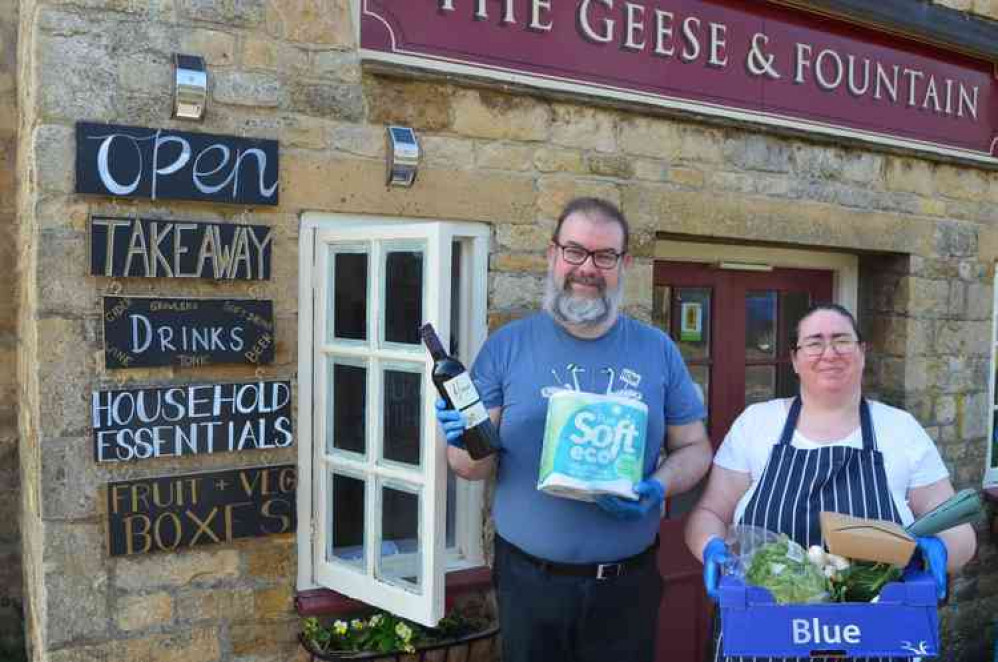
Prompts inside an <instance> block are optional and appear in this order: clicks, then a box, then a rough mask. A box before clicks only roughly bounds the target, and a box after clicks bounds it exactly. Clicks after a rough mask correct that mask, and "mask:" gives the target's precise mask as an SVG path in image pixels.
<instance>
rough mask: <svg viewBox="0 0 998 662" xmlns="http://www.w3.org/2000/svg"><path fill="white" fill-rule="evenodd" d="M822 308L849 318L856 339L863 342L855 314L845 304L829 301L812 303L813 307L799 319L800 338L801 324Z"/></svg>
mask: <svg viewBox="0 0 998 662" xmlns="http://www.w3.org/2000/svg"><path fill="white" fill-rule="evenodd" d="M822 310H827V311H830V312H833V313H838V314H839V315H841V316H842V317H844V318H846V319H847V320H849V325H850V326H852V331H853V333H855V334H856V340H858V341H859V342H863V334H862V333H860V332H859V324H857V323H856V317H855V316H853V314H852V313H851V312H849V309H847V308H845V307H844V306H840V305H839V304H837V303H829V302H827V301H823V302H820V303H815V304H812V305H811V307H810V308H808V309H807V312H805V313H804V315H803V316H802V317H801V318H800V320H798V322H797V338H798V339H799V338H800V325H801V324H803V323H804V320H806V319H807V318H808V317H810V316H811V315H813V314H815V313H817V312H820V311H822Z"/></svg>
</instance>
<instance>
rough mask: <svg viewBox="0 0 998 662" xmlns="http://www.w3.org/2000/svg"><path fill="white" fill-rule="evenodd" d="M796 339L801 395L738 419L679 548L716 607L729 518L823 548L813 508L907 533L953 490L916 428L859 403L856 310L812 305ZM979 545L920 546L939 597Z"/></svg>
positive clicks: (955, 534) (963, 540) (861, 353)
mask: <svg viewBox="0 0 998 662" xmlns="http://www.w3.org/2000/svg"><path fill="white" fill-rule="evenodd" d="M797 338H798V342H797V346H796V347H795V348H794V349H793V355H792V357H791V358H792V361H793V367H794V371H795V372H796V373H797V376H798V377H799V379H800V395H799V396H797V397H796V398H792V399H777V400H771V401H769V402H763V403H760V404H756V405H752V406H751V407H749V408H748V409H746V410H745V411H744V412H742V414H741V415H740V416H739V417H738V419H737V420H736V421H735V423H734V425H732V427H731V430H730V431H729V432H728V435H727V437H725V439H724V443H722V444H721V447H720V448H719V449H718V452H717V455H716V456H715V458H714V467H713V470H712V471H711V474H710V479H709V480H708V484H707V489H706V490H705V492H704V494H703V496H702V497H701V499H700V502H699V503H698V504H697V506H696V508H695V509H694V510H693V512H692V513H691V515H690V519H689V522H688V524H687V527H686V544H687V545H688V546H689V548H690V551H692V552H693V554H695V555H696V556H697V557H699V558H700V559H701V560H702V561H703V562H704V583H705V584H706V586H707V592H708V594H710V595H711V597H712V598H714V599H716V597H717V582H718V579H719V574H720V573H719V568H720V566H721V565H722V564H723V563H724V562H725V561H726V560H727V559H728V558H730V557H729V554H728V549H727V546H726V545H725V543H724V537H725V534H726V532H727V529H728V526H729V525H730V524H731V523H732V522H735V523H739V524H749V525H754V526H759V527H763V528H766V529H768V530H770V531H775V532H778V533H785V534H787V535H788V536H790V537H791V538H793V539H794V540H795V541H797V542H798V543H799V544H800V545H802V546H804V547H805V548H807V547H809V546H811V545H819V544H821V543H822V540H821V530H820V524H819V518H818V515H819V512H820V511H821V510H836V511H838V512H841V513H845V514H849V515H856V516H860V517H871V518H876V519H885V520H891V521H894V522H897V523H899V524H901V525H907V524H909V523H911V522H912V521H913V520H914V518H915V517H917V516H919V515H921V514H922V513H925V512H928V511H929V510H932V508H934V507H935V506H936V505H938V504H939V503H941V502H943V501H945V500H946V499H947V498H948V497H950V496H952V494H953V486H952V484H951V483H950V481H949V474H948V472H947V470H946V467H945V465H944V464H943V462H942V459H941V458H940V456H939V451H938V450H936V447H935V445H934V444H933V443H932V440H931V439H930V438H929V436H928V435H927V434H926V433H925V430H923V429H922V427H921V426H920V425H919V424H918V422H917V421H915V419H914V418H913V417H912V416H911V415H910V414H908V413H906V412H903V411H901V410H899V409H895V408H893V407H888V406H887V405H884V404H881V403H879V402H868V401H867V400H866V399H865V398H863V397H862V395H861V392H860V389H861V382H862V377H863V367H864V364H865V361H866V347H865V346H864V344H863V341H862V338H861V337H860V333H859V329H858V327H857V326H856V320H855V318H854V317H853V316H852V314H851V313H849V311H847V310H846V309H845V308H842V307H841V306H837V305H833V304H821V305H817V306H815V307H813V308H811V310H809V311H808V312H807V313H806V314H805V315H804V317H803V318H802V319H801V321H800V323H799V324H798V326H797ZM975 547H976V536H975V534H974V531H973V529H972V528H971V526H970V525H969V524H964V525H961V526H959V527H954V528H952V529H950V530H948V531H944V532H943V533H941V534H939V536H938V537H928V538H919V540H918V549H919V551H920V552H921V554H922V558H923V559H924V560H925V561H926V562H927V564H928V565H929V567H930V570H931V572H932V574H933V576H934V577H935V579H936V584H937V589H938V590H939V595H940V598H942V597H944V596H945V593H946V572H947V569H948V570H949V571H950V572H954V571H956V570H958V569H960V568H961V567H962V566H963V565H964V564H965V563H967V561H969V560H970V558H971V557H972V556H973V555H974V551H975ZM947 559H948V560H947ZM721 643H722V645H723V642H721ZM722 650H723V648H722V647H721V646H717V645H715V655H714V659H715V660H720V659H727V660H736V659H737V658H734V657H728V658H724V657H723V656H722V655H721V651H722Z"/></svg>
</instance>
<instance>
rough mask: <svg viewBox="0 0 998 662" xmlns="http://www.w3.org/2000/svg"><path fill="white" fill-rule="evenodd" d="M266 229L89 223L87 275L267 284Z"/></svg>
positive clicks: (146, 221) (138, 221)
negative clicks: (248, 281)
mask: <svg viewBox="0 0 998 662" xmlns="http://www.w3.org/2000/svg"><path fill="white" fill-rule="evenodd" d="M272 245H273V230H272V229H271V228H269V227H267V226H265V225H239V224H236V223H204V222H196V221H171V220H160V219H152V218H113V217H107V216H93V217H91V218H90V273H91V274H92V275H94V276H106V277H109V278H212V279H216V280H268V279H269V278H270V255H271V246H272Z"/></svg>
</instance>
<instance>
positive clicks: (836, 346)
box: [796, 338, 859, 359]
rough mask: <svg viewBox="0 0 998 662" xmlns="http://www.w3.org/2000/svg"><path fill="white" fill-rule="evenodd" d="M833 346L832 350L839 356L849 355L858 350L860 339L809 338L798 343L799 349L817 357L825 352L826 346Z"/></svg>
mask: <svg viewBox="0 0 998 662" xmlns="http://www.w3.org/2000/svg"><path fill="white" fill-rule="evenodd" d="M826 347H831V348H832V351H833V352H835V353H836V354H838V355H839V356H847V355H849V354H852V353H853V352H855V351H856V348H857V347H859V340H857V339H856V338H832V339H830V340H827V341H826V340H824V339H822V338H809V339H808V340H805V341H804V342H802V343H801V344H799V345H797V348H796V349H797V351H799V352H800V353H802V354H803V355H804V356H807V357H809V358H812V359H814V358H817V357H819V356H821V355H822V354H824V353H825V348H826Z"/></svg>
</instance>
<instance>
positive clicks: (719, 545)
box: [703, 537, 734, 602]
mask: <svg viewBox="0 0 998 662" xmlns="http://www.w3.org/2000/svg"><path fill="white" fill-rule="evenodd" d="M733 560H734V558H733V557H732V556H731V552H730V551H729V550H728V546H727V545H726V544H724V541H723V540H721V539H720V538H717V537H714V538H711V539H710V542H708V543H707V545H706V546H705V547H704V548H703V585H704V588H706V589H707V595H708V596H710V599H711V600H714V601H715V602H716V601H717V597H718V596H717V585H718V584H719V583H720V582H721V568H723V567H724V566H725V565H726V564H728V563H731V562H732V561H733Z"/></svg>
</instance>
